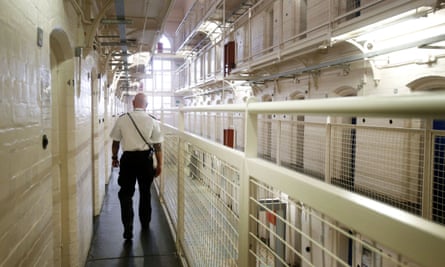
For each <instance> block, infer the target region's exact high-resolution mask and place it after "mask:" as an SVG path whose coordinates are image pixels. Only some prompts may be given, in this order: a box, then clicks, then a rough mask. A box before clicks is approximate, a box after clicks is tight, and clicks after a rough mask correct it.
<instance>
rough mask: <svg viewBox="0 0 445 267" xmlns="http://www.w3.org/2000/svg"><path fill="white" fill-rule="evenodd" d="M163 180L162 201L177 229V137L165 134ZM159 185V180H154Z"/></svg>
mask: <svg viewBox="0 0 445 267" xmlns="http://www.w3.org/2000/svg"><path fill="white" fill-rule="evenodd" d="M163 146H164V149H163V151H164V152H163V157H164V162H163V163H164V165H163V179H164V192H163V194H164V201H165V204H166V205H167V210H168V211H169V215H170V218H171V220H172V223H173V225H174V227H175V228H176V229H177V222H178V214H177V212H176V211H177V210H178V203H177V202H178V178H177V177H178V167H179V166H178V146H179V137H178V136H176V135H171V134H168V133H166V134H165V135H164V143H163ZM155 182H157V183H159V182H160V179H155Z"/></svg>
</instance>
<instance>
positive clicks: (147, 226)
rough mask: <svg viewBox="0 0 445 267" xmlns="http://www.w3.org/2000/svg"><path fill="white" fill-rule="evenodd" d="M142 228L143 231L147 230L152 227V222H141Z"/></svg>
mask: <svg viewBox="0 0 445 267" xmlns="http://www.w3.org/2000/svg"><path fill="white" fill-rule="evenodd" d="M141 229H142V231H147V230H148V229H150V223H144V224H141Z"/></svg>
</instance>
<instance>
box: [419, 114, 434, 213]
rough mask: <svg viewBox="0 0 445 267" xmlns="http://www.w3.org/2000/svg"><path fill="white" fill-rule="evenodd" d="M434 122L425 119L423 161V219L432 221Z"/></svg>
mask: <svg viewBox="0 0 445 267" xmlns="http://www.w3.org/2000/svg"><path fill="white" fill-rule="evenodd" d="M431 128H432V121H431V119H425V132H424V134H425V143H424V149H423V151H424V159H423V184H422V217H424V218H426V219H429V220H430V219H432V217H433V215H432V195H433V190H432V188H433V183H432V181H433V178H432V175H431V174H432V170H431V157H432V154H431V153H433V151H432V136H431Z"/></svg>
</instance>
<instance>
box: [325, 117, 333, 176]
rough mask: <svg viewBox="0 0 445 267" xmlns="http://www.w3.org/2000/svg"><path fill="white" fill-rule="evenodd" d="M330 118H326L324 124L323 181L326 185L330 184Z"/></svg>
mask: <svg viewBox="0 0 445 267" xmlns="http://www.w3.org/2000/svg"><path fill="white" fill-rule="evenodd" d="M331 132H332V126H331V117H328V118H327V122H326V141H325V142H326V144H325V155H324V159H325V162H324V181H325V182H326V183H328V184H330V183H331V139H332V137H331Z"/></svg>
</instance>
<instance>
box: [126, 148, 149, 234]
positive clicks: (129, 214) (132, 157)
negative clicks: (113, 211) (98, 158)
mask: <svg viewBox="0 0 445 267" xmlns="http://www.w3.org/2000/svg"><path fill="white" fill-rule="evenodd" d="M151 153H152V152H151V151H130V152H129V151H125V152H124V153H123V154H122V157H121V160H120V171H119V178H118V184H119V186H120V190H119V193H118V195H119V201H120V204H121V219H122V224H123V225H124V227H126V228H127V227H130V228H131V229H132V228H133V218H134V211H133V195H134V191H135V185H136V181H137V182H138V186H139V196H140V198H139V220H140V222H141V227H142V228H146V227H148V224H149V223H150V220H151V194H150V187H151V184H152V182H153V178H154V174H155V170H154V169H153V158H152V157H151Z"/></svg>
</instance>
